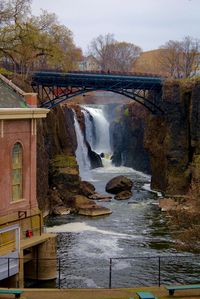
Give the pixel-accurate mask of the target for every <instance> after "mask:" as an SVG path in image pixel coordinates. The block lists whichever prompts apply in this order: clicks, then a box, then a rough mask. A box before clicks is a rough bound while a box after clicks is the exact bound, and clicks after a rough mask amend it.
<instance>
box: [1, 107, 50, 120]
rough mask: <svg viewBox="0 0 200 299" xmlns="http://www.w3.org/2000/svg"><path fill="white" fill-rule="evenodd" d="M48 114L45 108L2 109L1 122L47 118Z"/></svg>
mask: <svg viewBox="0 0 200 299" xmlns="http://www.w3.org/2000/svg"><path fill="white" fill-rule="evenodd" d="M48 112H49V109H45V108H0V120H4V119H36V118H45V117H46V116H47V113H48Z"/></svg>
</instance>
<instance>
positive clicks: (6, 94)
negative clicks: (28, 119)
mask: <svg viewBox="0 0 200 299" xmlns="http://www.w3.org/2000/svg"><path fill="white" fill-rule="evenodd" d="M0 108H28V105H27V103H26V101H25V100H24V97H23V91H22V90H20V89H19V88H18V87H17V86H15V85H14V84H13V83H12V82H10V81H9V80H8V79H6V78H5V77H4V76H2V75H0Z"/></svg>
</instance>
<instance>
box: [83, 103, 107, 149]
mask: <svg viewBox="0 0 200 299" xmlns="http://www.w3.org/2000/svg"><path fill="white" fill-rule="evenodd" d="M84 109H85V110H86V111H87V112H89V114H90V116H91V117H92V119H93V124H92V122H91V120H90V119H89V115H88V114H87V113H85V114H84V115H85V124H86V138H87V141H88V142H89V143H90V146H91V148H92V149H93V150H94V151H95V152H97V153H98V154H101V153H106V154H110V153H111V148H110V134H109V122H108V121H107V119H106V118H105V115H104V111H103V108H102V106H97V107H96V106H95V107H90V106H84ZM93 125H94V127H93Z"/></svg>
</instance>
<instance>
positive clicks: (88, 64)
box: [79, 55, 100, 71]
mask: <svg viewBox="0 0 200 299" xmlns="http://www.w3.org/2000/svg"><path fill="white" fill-rule="evenodd" d="M79 69H80V71H98V70H100V68H99V66H98V64H97V61H96V59H95V58H94V56H92V55H89V56H87V57H85V58H84V59H83V60H82V61H81V62H80V64H79Z"/></svg>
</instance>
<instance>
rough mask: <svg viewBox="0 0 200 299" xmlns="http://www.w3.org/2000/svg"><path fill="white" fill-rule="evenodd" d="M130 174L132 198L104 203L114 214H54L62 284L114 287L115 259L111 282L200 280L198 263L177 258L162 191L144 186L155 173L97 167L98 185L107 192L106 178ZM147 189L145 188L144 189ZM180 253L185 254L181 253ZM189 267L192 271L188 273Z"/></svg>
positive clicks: (94, 180) (122, 284) (95, 179)
mask: <svg viewBox="0 0 200 299" xmlns="http://www.w3.org/2000/svg"><path fill="white" fill-rule="evenodd" d="M105 171H106V172H105ZM122 173H123V174H125V175H126V176H128V177H130V178H132V179H133V181H134V187H133V196H132V198H130V199H129V200H125V201H117V200H115V199H112V201H111V202H106V203H105V202H104V203H101V205H103V206H106V207H108V208H110V209H111V210H112V211H113V212H112V214H111V215H109V216H104V217H96V218H89V217H85V216H77V215H65V216H64V215H63V216H59V217H58V216H57V217H53V218H50V219H49V221H48V225H53V226H52V227H49V228H48V231H51V232H57V233H58V251H57V253H58V257H59V258H61V286H62V287H67V288H99V287H109V262H110V258H119V257H123V258H125V257H132V258H133V259H119V260H117V259H113V260H112V287H130V286H138V285H155V284H158V283H159V259H158V255H159V256H162V257H161V260H160V262H161V267H162V268H161V277H160V283H162V284H163V283H165V284H166V283H174V281H177V282H185V281H187V282H190V283H191V282H196V281H197V280H198V276H197V273H198V274H199V270H198V267H199V263H198V262H197V261H198V260H197V259H196V258H195V257H194V258H193V259H194V261H193V262H191V258H190V257H189V258H188V257H186V253H184V255H185V257H183V254H181V257H180V258H179V259H178V258H177V257H174V254H176V251H175V249H173V240H172V239H171V237H170V235H169V232H168V230H167V226H166V219H165V215H164V214H162V213H161V212H160V211H159V209H158V207H157V205H156V203H157V196H156V194H154V193H151V192H149V191H147V190H145V189H147V188H146V187H147V186H148V184H149V180H150V177H148V176H146V175H143V174H141V173H138V172H135V171H133V170H131V169H127V168H125V167H120V168H118V169H116V167H115V168H113V169H112V167H110V169H97V170H93V171H92V176H93V178H92V183H93V184H94V185H95V186H96V190H97V191H98V192H100V193H105V184H106V182H107V181H108V180H109V179H110V178H112V177H114V176H116V175H118V174H122ZM143 188H145V189H143ZM179 255H180V254H179ZM188 269H190V270H191V271H190V273H189V275H188Z"/></svg>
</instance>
